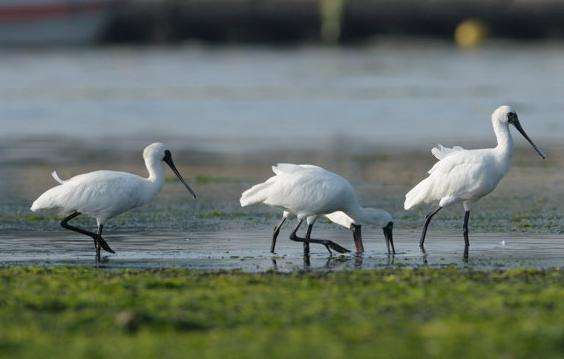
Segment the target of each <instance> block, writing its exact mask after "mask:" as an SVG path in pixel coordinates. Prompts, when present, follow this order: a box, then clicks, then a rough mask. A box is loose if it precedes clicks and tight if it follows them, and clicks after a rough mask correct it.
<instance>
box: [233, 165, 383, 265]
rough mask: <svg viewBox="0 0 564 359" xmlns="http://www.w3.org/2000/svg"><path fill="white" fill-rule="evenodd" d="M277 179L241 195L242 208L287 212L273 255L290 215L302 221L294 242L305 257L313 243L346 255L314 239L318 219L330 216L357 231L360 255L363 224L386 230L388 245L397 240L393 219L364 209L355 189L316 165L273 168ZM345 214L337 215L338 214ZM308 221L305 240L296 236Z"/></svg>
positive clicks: (342, 249)
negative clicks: (260, 205) (258, 205)
mask: <svg viewBox="0 0 564 359" xmlns="http://www.w3.org/2000/svg"><path fill="white" fill-rule="evenodd" d="M272 171H273V172H274V173H275V176H273V177H271V178H269V179H268V180H266V182H264V183H260V184H257V185H255V186H253V187H252V188H250V189H249V190H247V191H245V192H243V194H242V195H241V200H240V202H241V206H242V207H246V206H249V205H252V204H256V203H264V204H267V205H269V206H274V207H279V208H282V209H284V215H283V217H282V221H281V222H280V223H279V224H278V225H277V226H275V227H274V233H273V237H272V246H271V251H272V252H274V247H275V245H276V238H277V236H278V234H279V232H280V228H281V227H282V225H283V224H284V222H285V221H286V219H287V218H288V217H289V216H290V215H294V216H296V217H297V219H298V225H297V226H296V227H295V228H294V230H293V231H292V234H291V235H290V239H291V240H293V241H297V242H303V243H304V254H305V255H308V254H309V243H319V244H323V245H324V246H325V247H326V248H327V249H328V250H329V252H331V249H333V250H335V251H337V252H340V253H345V252H348V250H347V249H345V248H343V247H341V246H340V245H338V244H336V243H335V242H333V241H329V240H323V239H312V238H311V231H312V228H313V225H314V223H315V221H316V219H317V218H318V216H326V215H327V216H328V218H329V219H331V220H333V221H334V222H336V223H338V224H340V225H343V226H345V227H347V228H350V229H352V230H353V233H354V241H355V245H356V249H357V252H359V253H361V252H362V251H363V245H362V237H361V231H360V228H361V224H362V223H378V224H380V225H382V227H383V228H384V234H385V236H386V241H387V242H388V241H391V240H393V239H392V238H393V237H392V231H393V219H392V216H390V214H389V213H387V212H386V211H383V210H376V209H372V208H362V207H361V206H360V204H359V202H358V199H357V197H356V194H355V191H354V189H353V187H352V185H351V184H350V183H349V181H347V180H346V179H344V178H343V177H341V176H339V175H337V174H335V173H333V172H329V171H327V170H325V169H323V168H321V167H318V166H313V165H295V164H289V163H281V164H278V165H276V166H273V167H272ZM339 211H340V212H344V213H343V214H342V215H341V214H333V213H334V212H339ZM304 220H306V221H307V224H308V228H307V233H306V236H305V238H301V237H298V236H297V234H296V232H297V231H298V229H299V228H300V226H301V225H302V223H303V221H304Z"/></svg>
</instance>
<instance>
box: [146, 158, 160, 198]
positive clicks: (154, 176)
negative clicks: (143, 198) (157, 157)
mask: <svg viewBox="0 0 564 359" xmlns="http://www.w3.org/2000/svg"><path fill="white" fill-rule="evenodd" d="M145 166H147V171H148V172H149V177H148V178H147V180H148V181H149V183H150V184H151V185H152V186H153V187H155V189H156V191H157V192H158V191H159V190H160V189H161V188H162V186H163V184H164V181H165V170H164V166H163V163H162V161H158V162H157V161H152V160H151V159H148V160H145Z"/></svg>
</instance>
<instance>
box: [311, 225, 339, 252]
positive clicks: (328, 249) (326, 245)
mask: <svg viewBox="0 0 564 359" xmlns="http://www.w3.org/2000/svg"><path fill="white" fill-rule="evenodd" d="M312 229H313V223H312V224H310V225H309V226H308V227H307V233H306V238H305V239H306V241H307V244H308V245H307V250H308V254H309V242H311V243H320V242H318V241H322V242H323V240H321V239H313V240H312V239H311V231H312ZM304 244H305V243H304ZM321 244H323V245H324V246H325V248H326V249H327V251H328V252H329V256H333V252H331V248H329V244H327V243H325V244H324V243H321ZM304 251H305V246H304Z"/></svg>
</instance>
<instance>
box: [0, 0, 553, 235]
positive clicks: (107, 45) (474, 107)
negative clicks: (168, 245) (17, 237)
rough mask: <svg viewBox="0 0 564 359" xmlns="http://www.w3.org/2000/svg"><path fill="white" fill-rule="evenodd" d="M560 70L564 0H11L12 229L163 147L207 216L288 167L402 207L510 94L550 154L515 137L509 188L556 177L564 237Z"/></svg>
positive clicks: (1, 154) (3, 116) (8, 119)
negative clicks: (70, 183)
mask: <svg viewBox="0 0 564 359" xmlns="http://www.w3.org/2000/svg"><path fill="white" fill-rule="evenodd" d="M562 79H564V2H562V1H548V0H547V1H544V0H514V1H511V0H473V1H462V0H432V1H431V0H394V1H391V0H162V1H159V0H151V1H149V0H139V1H121V0H73V1H69V0H18V1H15V0H13V1H12V0H0V126H1V132H0V138H1V141H0V175H2V181H1V183H0V193H1V194H2V198H3V205H4V207H2V208H1V212H2V213H3V220H4V221H3V226H8V227H10V228H20V226H22V225H23V224H22V223H23V222H25V221H27V220H29V219H30V218H28V217H26V216H27V213H28V210H27V208H28V205H29V203H31V201H32V200H33V198H34V197H35V196H37V195H38V194H39V193H41V192H42V191H43V190H45V189H46V188H48V187H49V186H51V185H53V184H54V182H53V181H52V179H51V178H50V177H49V173H50V171H51V170H52V169H54V168H57V169H59V171H60V173H61V174H62V176H63V177H68V176H71V175H74V174H77V173H80V172H82V171H85V170H90V169H98V168H108V169H122V170H127V169H130V170H132V171H135V172H137V173H144V169H143V163H142V161H141V159H140V158H141V150H142V148H143V147H144V146H145V145H147V144H149V143H151V142H154V141H156V140H159V141H162V142H165V143H167V144H169V146H170V147H171V149H172V150H173V153H178V155H177V156H176V157H177V158H176V160H177V162H178V163H179V164H180V165H181V166H183V167H184V170H185V171H186V172H187V176H188V177H189V178H191V180H192V181H195V182H196V187H199V188H198V189H199V190H200V192H203V193H204V195H205V196H208V197H207V198H206V197H204V198H205V199H206V200H205V201H203V202H202V203H201V204H196V205H194V206H203V207H205V208H204V209H201V211H203V212H197V211H199V210H198V209H195V210H196V212H197V213H204V214H203V215H202V216H207V214H210V213H211V214H212V215H211V216H212V217H213V216H215V215H214V213H215V214H217V213H220V214H221V213H223V212H221V211H223V210H225V212H226V213H227V212H229V211H231V212H233V211H240V209H236V207H237V198H238V194H239V193H240V191H241V190H242V189H244V188H245V187H246V186H248V185H250V184H252V183H253V182H254V181H257V180H260V179H264V177H265V176H268V175H269V173H270V169H269V165H270V164H272V163H276V162H281V161H291V162H298V163H299V162H314V163H318V164H320V165H324V166H327V167H328V168H330V169H333V170H335V171H340V172H341V173H342V174H343V175H345V176H347V177H349V178H350V179H352V180H353V181H354V182H355V184H356V185H357V186H358V188H359V190H360V192H361V193H362V194H363V195H364V197H365V198H367V199H366V200H365V201H364V202H365V203H366V202H368V204H376V205H378V201H383V202H385V203H386V205H388V206H389V207H391V208H390V209H391V210H392V211H396V212H401V203H402V198H403V193H405V191H406V190H408V189H409V187H410V186H411V185H412V184H414V183H416V181H418V180H419V179H421V177H422V176H423V175H424V174H425V171H426V169H427V168H428V166H430V165H431V164H432V162H433V159H432V157H431V155H430V153H429V151H430V149H431V147H432V146H433V145H434V144H436V143H439V142H440V143H443V144H444V145H447V146H451V145H463V146H469V147H476V146H489V145H493V144H494V143H495V138H494V134H493V131H492V129H491V123H490V121H489V116H490V114H491V112H492V111H493V110H494V109H495V108H496V107H497V106H499V105H501V104H512V105H514V106H515V107H516V109H517V111H518V113H519V116H520V119H521V121H522V123H523V125H524V127H525V128H526V130H527V131H528V133H529V134H530V136H531V137H532V138H533V139H534V140H535V141H536V142H537V143H538V144H539V145H540V146H541V147H544V148H545V149H546V150H547V152H548V153H549V160H548V161H545V162H543V163H539V162H538V161H537V159H536V158H535V157H534V153H532V151H530V149H528V148H525V147H524V142H523V141H521V140H518V143H519V145H520V146H523V149H522V150H521V152H519V155H518V160H517V169H516V170H515V171H514V172H512V173H513V174H512V177H511V176H510V177H509V178H508V181H509V182H510V183H513V185H515V186H520V187H519V188H524V187H525V188H526V189H528V190H525V191H524V192H523V191H521V192H519V193H524V194H523V196H525V197H517V198H513V197H512V198H513V199H514V200H515V201H516V202H515V203H516V204H517V203H521V202H520V201H522V200H523V198H528V197H526V196H534V195H535V194H536V195H538V194H539V192H538V190H539V188H544V187H549V188H550V191H548V192H544V194H542V195H541V196H545V199H546V202H542V203H539V204H538V206H537V207H538V209H539V210H540V211H541V212H538V211H537V212H535V213H536V214H537V215H538V216H539V222H538V223H537V224H536V226H537V227H538V228H545V227H544V226H545V225H546V223H545V222H544V219H543V218H544V217H542V216H543V215H544V216H545V217H546V216H547V215H548V216H549V217H550V218H553V220H554V218H556V220H554V221H556V222H555V223H552V222H551V223H552V227H550V228H552V229H551V230H552V231H555V230H558V231H561V230H562V228H563V225H562V223H561V222H562V221H561V219H560V218H561V217H560V209H559V208H560V207H559V206H560V205H559V203H562V202H558V201H559V199H558V198H560V197H558V196H559V195H560V194H561V193H562V191H561V189H562V188H563V187H564V185H563V178H562V174H561V173H562V171H561V170H562V168H563V166H562V162H563V160H562V156H561V155H560V154H561V153H562V152H564V151H563V150H562V139H563V137H564V122H563V121H562V114H563V112H564V102H563V100H562V98H563V96H562V95H563V94H564V81H562ZM519 166H520V167H519ZM541 180H542V181H541ZM507 188H508V190H507V191H508V192H507V193H506V194H508V195H509V193H510V192H509V190H510V189H512V188H514V187H511V186H508V187H507ZM535 191H536V192H535ZM173 192H174V191H173ZM171 193H172V192H171ZM502 195H503V192H502ZM164 196H165V197H164V198H167V197H166V196H167V195H166V194H165V195H164ZM172 197H174V196H172ZM535 198H538V196H537V197H535ZM182 199H183V201H184V200H185V198H184V197H182ZM214 201H215V202H214ZM374 202H376V203H374ZM497 202H499V197H498V198H496V197H493V199H492V200H491V205H492V206H493V207H495V205H494V204H495V203H497ZM228 203H231V204H228ZM547 203H548V204H547ZM493 207H492V208H493ZM499 208H501V205H500V207H499ZM495 209H496V210H497V209H498V207H495ZM262 210H264V209H262ZM214 211H215V212H214ZM217 211H219V212H217ZM260 211H261V210H258V212H257V213H260ZM542 211H544V212H542ZM547 211H548V212H547ZM14 213H16V214H14ZM18 213H19V214H18ZM190 213H191V212H190ZM547 213H548V214H547ZM24 214H25V215H24ZM401 215H404V214H401ZM405 216H407V215H405ZM218 217H221V216H220V215H218ZM521 217H522V216H521ZM521 217H519V216H518V222H519V221H521V219H519V218H521ZM34 218H35V217H34ZM202 218H203V217H202ZM205 218H209V216H208V217H205ZM410 218H411V220H412V221H413V222H409V221H408V220H409V219H410ZM418 218H419V217H418V215H414V216H413V217H409V218H408V217H405V220H406V221H407V222H408V224H409V223H411V224H412V225H413V227H414V228H415V227H416V226H418V225H419V222H418V221H417V219H418ZM453 218H457V219H458V217H457V216H453ZM500 218H501V217H500ZM200 219H201V218H200ZM500 220H501V219H500ZM554 221H553V222H554ZM407 222H406V223H407ZM26 223H27V222H26ZM50 223H51V222H50ZM453 223H455V224H453V225H458V222H453ZM519 223H520V222H519ZM52 224H53V228H58V227H57V225H56V222H52ZM187 226H188V224H187ZM508 227H509V228H510V229H515V228H519V227H518V224H517V225H515V224H512V223H510V222H507V223H506V222H503V223H502V224H499V229H500V230H505V229H507V228H508ZM535 228H536V227H535Z"/></svg>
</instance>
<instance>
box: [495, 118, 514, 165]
mask: <svg viewBox="0 0 564 359" xmlns="http://www.w3.org/2000/svg"><path fill="white" fill-rule="evenodd" d="M493 128H494V132H495V137H496V138H497V146H496V148H495V149H496V151H497V152H498V153H499V154H500V155H502V156H503V157H509V158H510V157H511V154H512V153H513V138H512V137H511V132H509V125H508V124H507V123H502V122H499V121H493Z"/></svg>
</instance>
